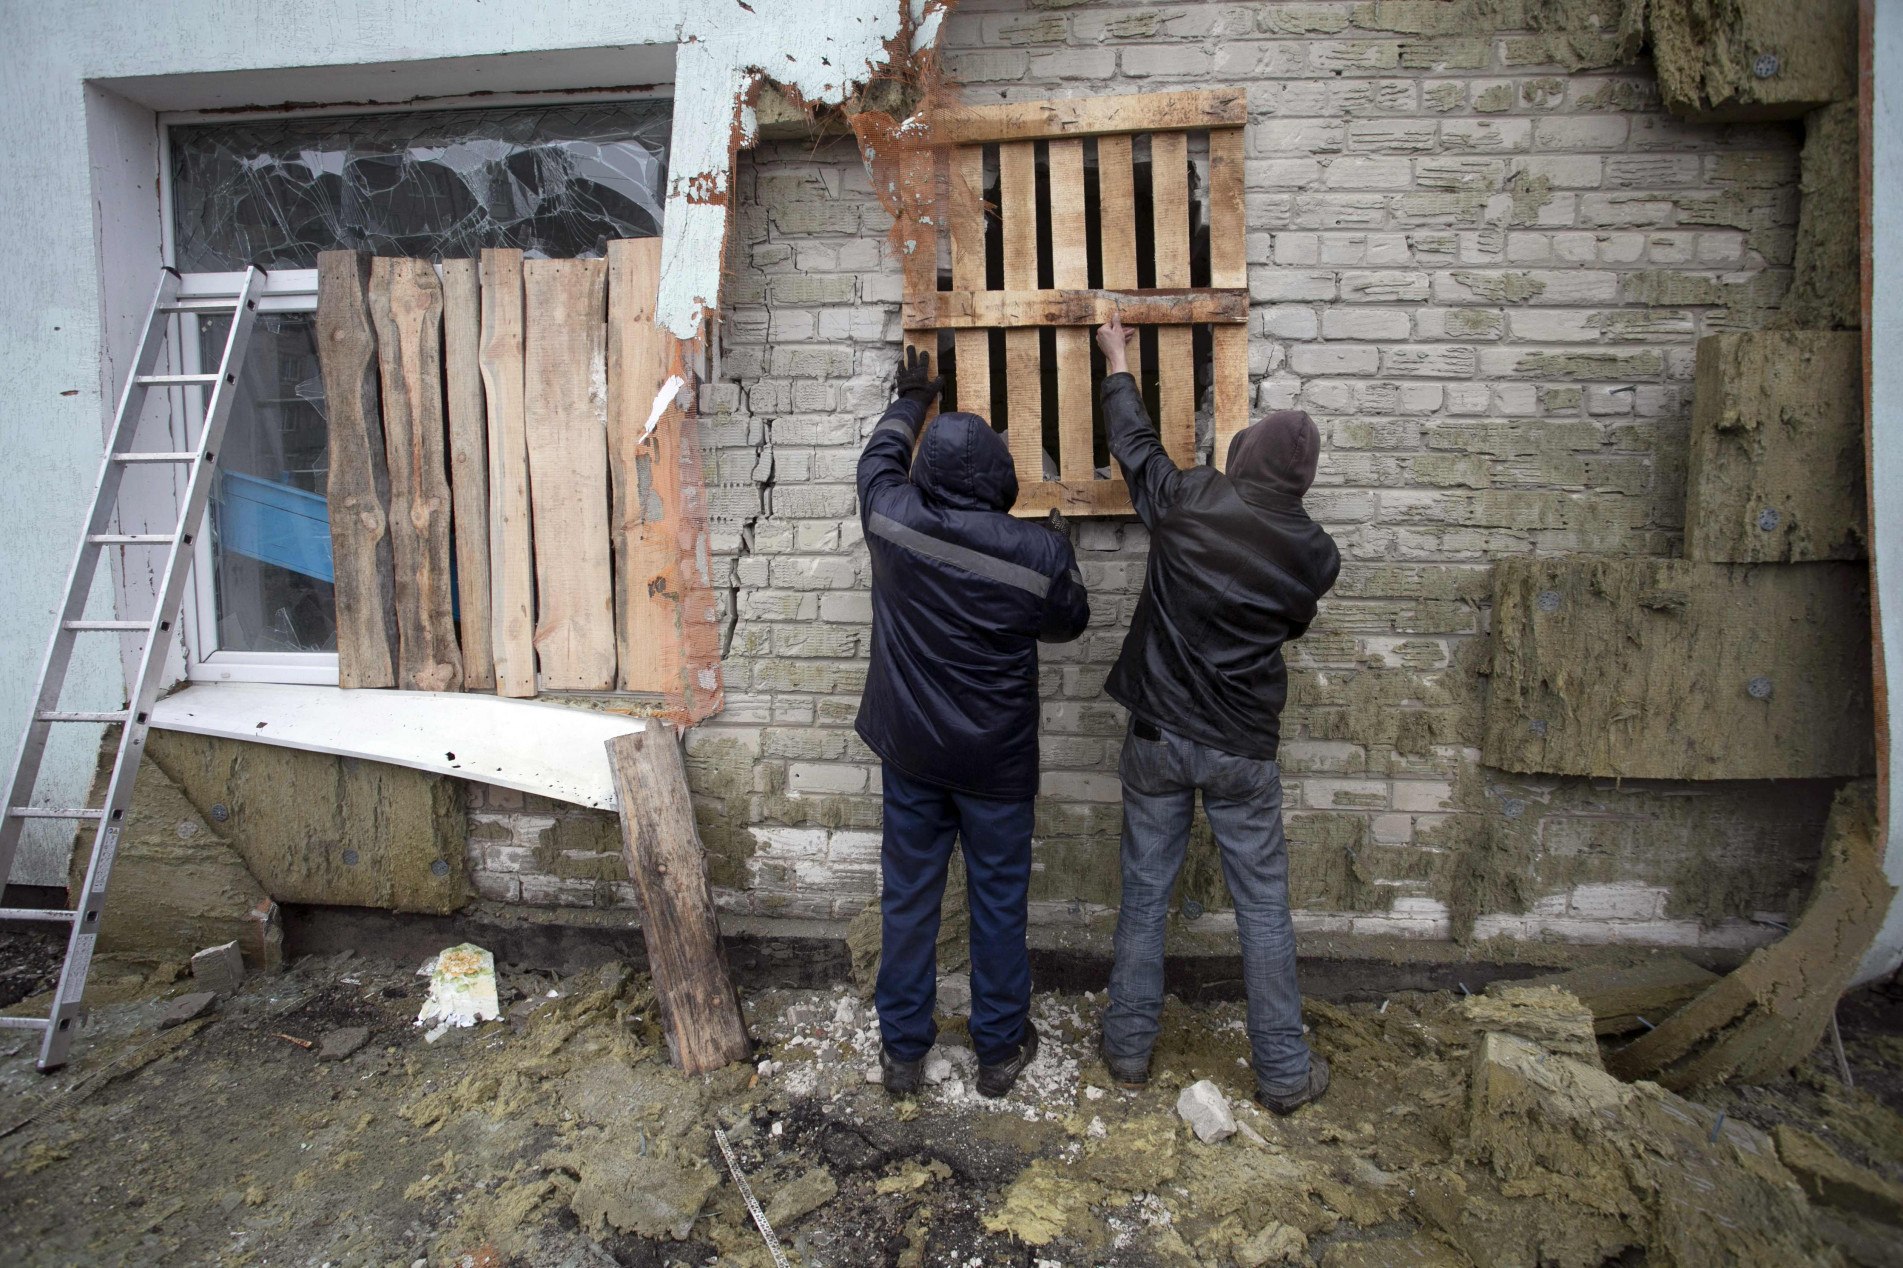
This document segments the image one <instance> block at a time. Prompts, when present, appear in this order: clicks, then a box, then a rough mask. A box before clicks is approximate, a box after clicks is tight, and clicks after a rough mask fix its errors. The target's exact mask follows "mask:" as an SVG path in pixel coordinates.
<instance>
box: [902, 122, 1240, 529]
mask: <svg viewBox="0 0 1903 1268" xmlns="http://www.w3.org/2000/svg"><path fill="white" fill-rule="evenodd" d="M1246 117H1247V115H1246V109H1245V104H1244V101H1243V98H1242V95H1241V94H1240V93H1237V92H1233V91H1218V92H1189V93H1158V94H1150V95H1144V96H1133V97H1115V98H1107V99H1098V100H1070V101H1059V102H1023V103H1014V104H1011V105H1006V106H987V107H976V108H962V107H959V108H953V109H950V110H946V111H942V112H940V113H939V114H938V115H937V116H936V117H935V118H934V120H933V124H932V138H933V142H934V144H936V145H937V146H939V147H940V151H939V155H938V156H932V157H930V158H928V157H926V156H914V157H912V158H910V159H909V160H908V162H910V163H912V164H913V165H914V175H913V176H912V177H910V178H908V184H913V183H918V184H925V183H928V182H926V181H925V180H924V177H923V174H922V173H921V172H919V171H918V165H920V164H922V163H924V162H929V161H933V160H934V159H935V158H937V157H939V156H942V161H943V163H944V165H945V169H946V170H945V172H944V174H943V178H942V184H943V189H944V196H943V198H942V200H940V199H936V198H934V200H933V203H934V205H933V207H932V209H931V211H929V212H926V211H924V210H923V209H922V208H921V209H920V212H919V214H917V215H916V216H914V217H913V218H912V221H911V222H910V223H908V224H907V225H906V226H905V233H906V236H907V237H908V238H909V239H910V240H911V241H912V242H913V243H914V244H915V245H914V247H913V251H914V253H915V258H919V259H920V261H921V264H922V263H923V262H924V261H926V260H931V259H933V258H935V256H936V246H937V235H936V226H937V224H938V223H940V222H942V223H944V224H945V225H946V226H947V230H948V232H947V237H948V238H949V245H950V262H951V267H950V270H949V272H948V273H943V274H937V271H936V270H933V271H928V270H927V269H925V268H923V267H921V266H920V265H917V264H915V265H914V266H912V267H910V268H908V269H907V274H906V318H905V325H906V332H907V340H908V342H911V343H914V344H918V345H921V346H923V347H925V348H927V349H928V350H937V351H938V352H939V354H940V361H941V363H942V364H943V365H944V366H945V368H946V371H947V380H948V381H947V392H946V399H947V402H948V404H949V405H950V406H951V407H955V408H957V409H961V410H966V411H969V412H972V413H977V414H981V415H983V416H985V417H986V418H988V419H990V420H991V421H992V423H993V425H994V426H998V425H1002V429H1003V430H1004V432H1005V435H1006V438H1007V440H1008V441H1009V443H1010V445H1011V451H1012V457H1013V460H1014V461H1015V463H1016V465H1017V469H1018V482H1019V486H1020V495H1019V500H1018V504H1017V507H1016V508H1015V509H1016V510H1017V512H1018V513H1020V514H1026V515H1035V514H1042V513H1044V512H1045V511H1047V510H1050V509H1052V508H1057V509H1060V510H1063V511H1065V512H1066V513H1069V514H1085V515H1090V514H1095V515H1114V514H1128V513H1129V512H1130V509H1131V508H1130V500H1129V494H1128V491H1127V489H1126V488H1125V487H1124V484H1123V481H1122V479H1121V478H1120V477H1119V476H1118V475H1117V473H1116V472H1115V470H1114V469H1113V464H1112V462H1111V458H1110V455H1109V452H1108V446H1107V444H1106V441H1105V436H1104V426H1103V416H1102V409H1101V405H1100V403H1099V402H1098V400H1097V393H1096V390H1095V387H1096V384H1097V382H1098V381H1100V379H1101V377H1102V374H1103V360H1102V356H1101V354H1100V353H1099V352H1098V351H1097V350H1096V348H1095V346H1094V344H1093V341H1092V339H1091V327H1092V326H1094V325H1096V324H1098V323H1100V322H1102V321H1105V320H1107V319H1108V318H1109V316H1110V314H1111V312H1112V311H1117V312H1120V313H1121V314H1122V317H1123V320H1124V322H1125V323H1126V324H1128V325H1132V326H1135V327H1137V329H1138V331H1139V343H1138V347H1139V352H1138V354H1137V355H1136V356H1133V357H1132V359H1131V361H1132V365H1131V368H1132V370H1133V371H1134V372H1135V374H1136V376H1137V381H1138V385H1139V387H1140V388H1141V390H1142V391H1143V394H1144V397H1145V400H1146V402H1147V403H1148V405H1149V408H1150V411H1151V415H1152V417H1154V418H1155V419H1157V420H1158V425H1159V429H1160V431H1161V433H1162V439H1163V443H1164V447H1165V448H1166V449H1167V450H1168V452H1169V454H1170V456H1171V457H1172V458H1174V459H1175V460H1176V462H1177V463H1178V464H1179V465H1181V466H1190V465H1193V464H1195V463H1196V462H1198V461H1200V460H1201V459H1202V457H1203V456H1204V455H1207V454H1208V453H1209V452H1210V450H1211V449H1212V448H1213V449H1214V452H1215V454H1216V456H1217V461H1218V462H1220V460H1221V455H1222V454H1223V453H1224V451H1225V450H1226V449H1227V446H1228V439H1229V437H1230V436H1231V435H1233V434H1234V433H1235V432H1236V431H1237V430H1240V428H1241V427H1243V426H1244V425H1246V424H1247V422H1248V363H1247V334H1246V329H1247V328H1246V322H1247V319H1248V290H1247V269H1246V265H1245V261H1244V243H1243V206H1242V125H1243V122H1244V120H1245V119H1246ZM929 184H930V185H931V187H932V188H933V189H934V190H936V189H937V188H938V186H939V181H938V180H936V179H934V180H931V181H930V182H929ZM941 205H942V211H941V210H940V206H941ZM1204 400H1207V402H1208V404H1207V407H1206V408H1205V409H1200V410H1199V408H1198V402H1200V401H1204ZM1199 416H1200V417H1202V418H1203V419H1205V420H1207V421H1205V422H1204V424H1203V425H1202V426H1200V427H1199V424H1198V420H1199Z"/></svg>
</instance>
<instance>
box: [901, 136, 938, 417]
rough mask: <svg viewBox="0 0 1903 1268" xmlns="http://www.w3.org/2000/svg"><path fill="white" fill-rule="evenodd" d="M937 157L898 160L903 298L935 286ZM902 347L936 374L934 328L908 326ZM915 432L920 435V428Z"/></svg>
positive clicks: (924, 153)
mask: <svg viewBox="0 0 1903 1268" xmlns="http://www.w3.org/2000/svg"><path fill="white" fill-rule="evenodd" d="M937 162H938V160H937V156H936V155H935V154H934V153H933V152H932V151H931V150H913V151H911V152H909V153H907V154H906V155H905V156H904V157H903V158H901V159H900V160H899V203H900V226H901V227H900V233H899V250H900V251H901V253H902V255H903V262H902V263H901V265H900V268H901V270H902V272H903V274H904V279H905V294H906V297H907V298H911V297H914V296H922V295H929V294H931V293H932V292H933V291H936V290H937V289H938V220H939V216H938V198H937V193H938V182H937V179H936V172H937ZM904 346H905V347H908V348H917V349H918V350H919V351H920V352H922V353H924V354H925V355H926V357H927V358H929V359H930V361H931V366H932V375H933V377H940V372H941V370H942V369H943V367H941V366H940V365H939V364H938V331H936V330H931V329H926V328H908V329H907V330H906V331H905V345H904ZM940 405H941V402H940V401H939V400H933V401H932V403H931V404H930V405H928V406H926V407H925V421H926V422H930V421H931V420H932V419H933V418H934V417H936V416H937V414H938V411H939V408H940ZM919 434H920V435H921V436H923V435H924V434H925V433H924V430H923V429H922V428H921V429H920V431H919Z"/></svg>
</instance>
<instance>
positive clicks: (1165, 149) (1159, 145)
mask: <svg viewBox="0 0 1903 1268" xmlns="http://www.w3.org/2000/svg"><path fill="white" fill-rule="evenodd" d="M1150 195H1151V205H1152V207H1153V209H1154V219H1153V221H1152V225H1153V227H1154V229H1155V234H1156V284H1157V285H1158V286H1188V285H1189V137H1188V136H1187V135H1185V134H1184V133H1181V132H1158V133H1156V134H1155V135H1154V136H1152V137H1151V138H1150ZM1156 376H1157V402H1158V405H1159V407H1160V408H1159V411H1158V412H1159V413H1160V414H1161V417H1160V418H1159V419H1158V425H1157V431H1158V432H1159V433H1160V434H1161V436H1162V439H1163V448H1164V450H1165V451H1166V452H1168V454H1169V456H1170V457H1171V458H1172V459H1173V460H1175V462H1176V465H1177V466H1179V467H1188V466H1193V465H1194V464H1195V462H1196V359H1195V334H1194V332H1193V331H1191V330H1190V328H1189V327H1188V326H1164V327H1162V328H1161V329H1159V330H1158V331H1157V332H1156Z"/></svg>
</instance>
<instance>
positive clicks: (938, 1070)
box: [925, 1052, 952, 1086]
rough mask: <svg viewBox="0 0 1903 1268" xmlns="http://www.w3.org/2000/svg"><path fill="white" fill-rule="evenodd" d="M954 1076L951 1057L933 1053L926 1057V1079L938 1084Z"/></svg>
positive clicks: (935, 1084)
mask: <svg viewBox="0 0 1903 1268" xmlns="http://www.w3.org/2000/svg"><path fill="white" fill-rule="evenodd" d="M951 1076H952V1063H951V1058H950V1057H946V1056H941V1055H940V1054H939V1053H936V1052H934V1053H932V1054H930V1055H929V1056H927V1057H926V1058H925V1081H926V1082H927V1083H930V1084H932V1085H933V1086H937V1085H938V1084H940V1083H943V1082H944V1081H945V1080H946V1079H949V1078H951Z"/></svg>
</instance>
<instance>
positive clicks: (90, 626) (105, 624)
mask: <svg viewBox="0 0 1903 1268" xmlns="http://www.w3.org/2000/svg"><path fill="white" fill-rule="evenodd" d="M60 624H62V625H64V626H65V627H66V628H67V629H69V630H140V631H144V630H149V629H151V628H152V626H151V623H150V622H147V621H62V622H60Z"/></svg>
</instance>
